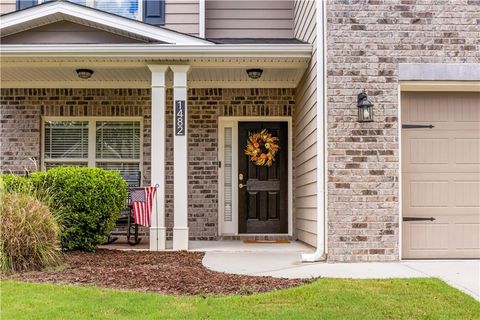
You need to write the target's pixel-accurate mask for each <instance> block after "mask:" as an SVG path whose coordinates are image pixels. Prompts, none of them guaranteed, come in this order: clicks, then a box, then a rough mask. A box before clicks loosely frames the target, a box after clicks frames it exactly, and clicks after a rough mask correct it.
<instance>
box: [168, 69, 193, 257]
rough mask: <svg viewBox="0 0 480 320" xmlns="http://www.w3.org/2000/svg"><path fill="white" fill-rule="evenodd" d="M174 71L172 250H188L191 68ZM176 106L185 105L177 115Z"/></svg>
mask: <svg viewBox="0 0 480 320" xmlns="http://www.w3.org/2000/svg"><path fill="white" fill-rule="evenodd" d="M170 69H172V71H173V250H187V249H188V130H187V128H188V125H187V119H188V107H187V73H188V70H189V69H190V66H185V65H181V66H170ZM178 105H184V106H185V108H184V110H181V112H179V110H178V109H179V107H178Z"/></svg>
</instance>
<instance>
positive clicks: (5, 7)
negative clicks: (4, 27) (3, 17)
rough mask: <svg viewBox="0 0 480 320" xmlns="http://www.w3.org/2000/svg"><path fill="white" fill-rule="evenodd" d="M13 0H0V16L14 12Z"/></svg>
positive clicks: (14, 4)
mask: <svg viewBox="0 0 480 320" xmlns="http://www.w3.org/2000/svg"><path fill="white" fill-rule="evenodd" d="M15 9H16V3H15V0H0V14H5V13H9V12H12V11H15Z"/></svg>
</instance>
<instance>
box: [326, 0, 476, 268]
mask: <svg viewBox="0 0 480 320" xmlns="http://www.w3.org/2000/svg"><path fill="white" fill-rule="evenodd" d="M479 12H480V2H479V1H473V0H468V1H467V0H463V1H462V0H456V1H447V0H445V1H439V0H435V1H432V0H424V1H420V0H418V1H416V0H400V1H389V0H370V1H367V0H356V1H353V0H352V1H329V2H328V11H327V15H328V28H327V30H328V31H327V32H328V67H327V72H328V136H329V137H328V162H329V163H328V199H329V200H328V212H329V213H328V214H329V216H328V221H329V223H328V247H329V249H328V250H329V260H332V261H391V260H397V259H398V258H399V254H400V253H399V223H400V222H399V182H398V180H399V175H400V168H399V136H398V128H399V127H398V126H399V123H398V114H399V104H398V79H397V77H398V63H462V62H470V63H478V62H479V55H478V53H479V52H480V47H479V43H480V41H479V40H480V20H479ZM364 88H365V89H366V90H367V91H368V93H369V97H370V100H371V101H372V102H373V103H374V104H375V106H374V112H375V121H374V122H372V123H363V124H361V123H357V122H356V120H357V115H356V113H357V107H356V96H357V94H358V93H359V92H360V91H361V90H362V89H364Z"/></svg>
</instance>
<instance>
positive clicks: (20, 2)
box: [17, 0, 87, 10]
mask: <svg viewBox="0 0 480 320" xmlns="http://www.w3.org/2000/svg"><path fill="white" fill-rule="evenodd" d="M49 1H53V0H17V10H21V9H25V8H28V7H31V6H34V5H37V4H41V3H44V2H49ZM67 1H69V2H73V3H77V4H81V5H84V6H85V5H87V0H67Z"/></svg>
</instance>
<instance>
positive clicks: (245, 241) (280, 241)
mask: <svg viewBox="0 0 480 320" xmlns="http://www.w3.org/2000/svg"><path fill="white" fill-rule="evenodd" d="M243 243H290V241H288V240H286V239H278V240H243Z"/></svg>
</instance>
